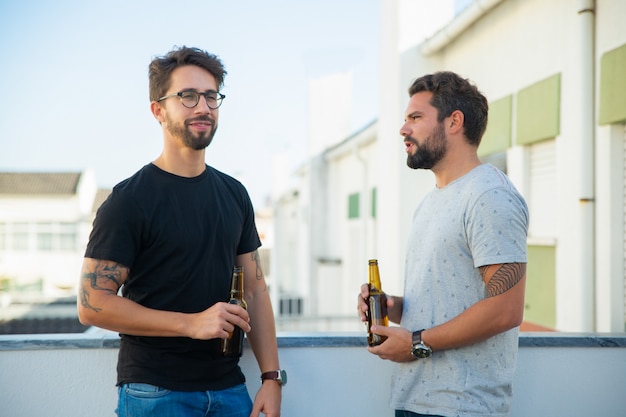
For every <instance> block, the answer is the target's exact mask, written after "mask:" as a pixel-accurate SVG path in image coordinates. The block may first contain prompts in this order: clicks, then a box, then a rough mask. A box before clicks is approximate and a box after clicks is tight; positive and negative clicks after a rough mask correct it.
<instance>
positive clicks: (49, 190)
mask: <svg viewBox="0 0 626 417" xmlns="http://www.w3.org/2000/svg"><path fill="white" fill-rule="evenodd" d="M80 176H81V173H80V172H48V173H43V172H42V173H36V172H0V195H2V194H4V195H37V194H40V195H41V194H46V195H67V194H75V193H76V188H77V185H78V181H79V179H80Z"/></svg>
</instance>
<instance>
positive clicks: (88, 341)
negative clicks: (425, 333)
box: [0, 330, 626, 351]
mask: <svg viewBox="0 0 626 417" xmlns="http://www.w3.org/2000/svg"><path fill="white" fill-rule="evenodd" d="M119 345H120V342H119V336H118V335H117V334H116V333H113V332H107V331H99V330H98V331H94V332H86V333H79V334H76V333H68V334H35V335H0V351H3V350H4V351H6V350H25V349H28V350H37V349H102V348H105V349H118V348H119ZM366 345H367V343H366V340H365V336H364V335H362V334H358V333H306V334H305V333H280V334H279V335H278V347H279V348H298V347H302V348H325V347H364V346H366ZM519 346H520V347H562V348H567V347H601V348H612V347H621V348H623V347H626V333H615V334H613V333H558V332H557V333H545V332H537V333H521V334H520V337H519Z"/></svg>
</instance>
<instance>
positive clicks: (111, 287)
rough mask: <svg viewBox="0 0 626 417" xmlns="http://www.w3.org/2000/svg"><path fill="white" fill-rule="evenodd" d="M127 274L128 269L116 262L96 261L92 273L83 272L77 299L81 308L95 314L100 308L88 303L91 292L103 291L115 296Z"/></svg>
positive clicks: (88, 271)
mask: <svg viewBox="0 0 626 417" xmlns="http://www.w3.org/2000/svg"><path fill="white" fill-rule="evenodd" d="M126 274H128V268H127V267H125V266H123V265H120V264H118V263H116V262H110V261H96V265H95V268H94V270H93V271H90V270H83V272H82V275H81V281H82V282H81V285H80V290H79V298H80V302H81V304H82V305H83V307H85V308H88V309H90V310H93V311H95V312H99V311H102V309H101V308H99V307H96V306H94V305H92V304H91V303H90V301H89V298H90V296H91V293H92V291H104V292H108V293H110V294H117V291H118V290H119V288H120V286H121V285H122V280H123V276H124V275H126Z"/></svg>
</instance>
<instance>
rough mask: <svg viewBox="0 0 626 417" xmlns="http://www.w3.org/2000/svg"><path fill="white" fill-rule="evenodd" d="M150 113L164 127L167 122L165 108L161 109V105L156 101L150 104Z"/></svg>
mask: <svg viewBox="0 0 626 417" xmlns="http://www.w3.org/2000/svg"><path fill="white" fill-rule="evenodd" d="M150 111H151V112H152V115H153V116H154V118H155V119H157V121H158V122H159V124H160V125H162V124H163V122H164V121H165V114H164V113H163V107H161V104H160V103H157V102H156V101H152V102H150Z"/></svg>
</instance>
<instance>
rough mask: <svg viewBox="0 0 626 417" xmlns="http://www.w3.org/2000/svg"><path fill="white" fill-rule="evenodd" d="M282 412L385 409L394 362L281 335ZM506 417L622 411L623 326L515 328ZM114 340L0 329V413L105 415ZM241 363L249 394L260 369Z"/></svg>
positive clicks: (325, 341)
mask: <svg viewBox="0 0 626 417" xmlns="http://www.w3.org/2000/svg"><path fill="white" fill-rule="evenodd" d="M278 342H279V354H280V360H281V365H282V367H283V368H285V369H287V370H288V373H289V382H288V384H287V386H285V387H284V388H283V406H282V415H283V416H285V417H298V416H303V417H304V416H306V417H333V416H350V417H352V416H354V417H357V416H359V417H360V416H372V417H381V416H393V411H392V410H391V409H390V408H389V406H388V398H389V389H390V388H389V385H390V384H389V383H390V378H391V371H392V368H393V364H392V363H390V362H388V361H383V360H380V359H378V358H376V357H374V356H372V355H371V354H369V353H368V352H367V350H366V348H365V346H366V343H365V340H364V337H363V335H360V334H358V335H357V334H281V335H280V336H279V339H278ZM519 344H520V352H519V360H518V366H517V371H516V377H515V381H514V400H513V407H512V412H511V417H527V416H567V417H588V416H591V415H593V416H602V417H608V416H616V417H617V416H624V415H626V411H625V410H626V334H563V333H522V334H521V336H520V340H519ZM118 347H119V339H118V337H117V335H115V334H111V333H92V334H89V333H83V334H54V335H52V334H49V335H5V336H0V415H2V416H19V417H30V416H32V417H35V416H37V417H39V416H41V415H47V416H63V417H84V416H90V417H109V416H113V415H114V409H115V404H116V400H117V397H116V396H117V393H116V388H115V364H116V360H117V351H118ZM241 367H242V370H243V371H244V373H245V375H246V377H247V380H248V388H249V391H250V393H251V395H252V396H254V393H255V392H256V390H257V389H258V386H259V380H258V378H259V370H258V369H257V365H256V362H255V360H254V357H253V355H252V352H251V351H249V350H246V351H245V352H244V356H243V358H242V360H241Z"/></svg>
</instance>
